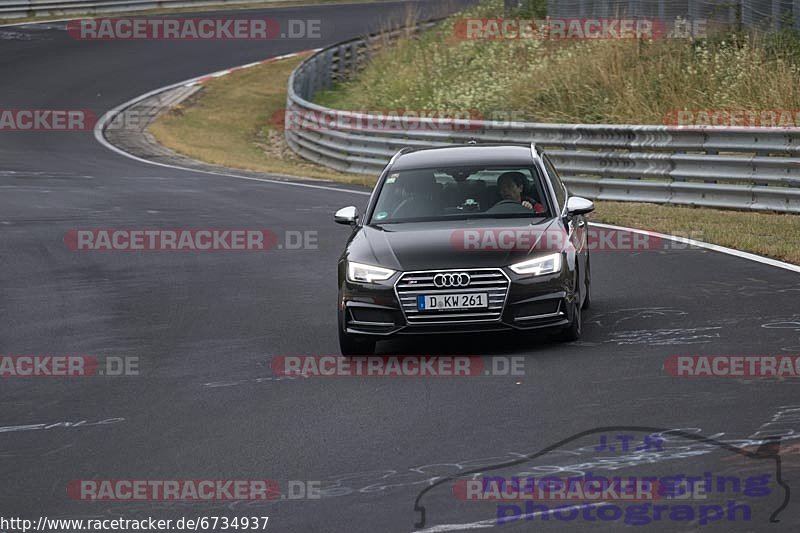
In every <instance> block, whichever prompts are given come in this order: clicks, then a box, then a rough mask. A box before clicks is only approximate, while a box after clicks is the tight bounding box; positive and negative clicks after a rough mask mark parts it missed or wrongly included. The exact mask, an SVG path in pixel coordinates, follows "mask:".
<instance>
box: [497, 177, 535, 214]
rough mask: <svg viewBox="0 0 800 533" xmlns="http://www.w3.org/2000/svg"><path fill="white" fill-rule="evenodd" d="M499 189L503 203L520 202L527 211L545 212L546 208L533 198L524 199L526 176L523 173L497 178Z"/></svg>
mask: <svg viewBox="0 0 800 533" xmlns="http://www.w3.org/2000/svg"><path fill="white" fill-rule="evenodd" d="M497 188H498V190H499V192H500V197H501V198H502V200H501V201H513V202H518V203H520V204H521V205H522V207H525V208H526V209H531V210H533V211H536V212H537V213H542V212H544V206H543V205H542V204H540V203H538V202H536V201H534V200H533V199H532V198H529V197H527V196H525V197H523V196H522V192H523V191H524V190H525V174H523V173H522V172H505V173H503V174H501V175H500V177H499V178H497Z"/></svg>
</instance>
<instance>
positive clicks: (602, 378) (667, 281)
mask: <svg viewBox="0 0 800 533" xmlns="http://www.w3.org/2000/svg"><path fill="white" fill-rule="evenodd" d="M403 11H404V8H403V5H402V4H401V3H391V4H372V5H369V4H367V5H341V6H333V5H331V6H321V7H320V6H317V7H296V8H281V9H276V10H270V11H268V13H267V14H265V11H247V12H237V15H239V16H242V13H245V14H246V16H254V17H255V16H258V15H261V16H272V17H276V18H279V19H290V18H295V19H299V18H319V19H321V20H322V36H323V37H322V39H312V40H275V41H266V42H263V41H261V42H259V41H224V42H220V41H217V42H202V41H197V42H191V41H185V42H178V41H144V42H141V41H95V42H93V41H76V40H73V39H72V38H70V37H69V36H68V35H67V33H66V32H65V31H64V23H50V24H42V25H26V26H14V27H5V28H0V108H7V109H92V110H95V111H96V112H97V114H98V116H99V115H101V114H102V113H104V112H105V111H107V110H109V109H111V108H113V107H115V106H118V105H120V104H121V103H123V102H125V101H127V100H130V99H132V98H134V97H136V96H138V95H140V94H143V93H145V92H148V91H150V90H153V89H156V88H158V87H162V86H165V85H168V84H172V83H176V82H179V81H181V80H185V79H189V78H192V77H194V76H199V75H202V74H205V73H208V72H213V71H216V70H219V69H223V68H227V67H232V66H236V65H241V64H245V63H249V62H252V61H257V60H260V59H264V58H267V57H271V56H275V55H279V54H285V53H289V52H293V51H298V50H305V49H309V48H316V47H319V46H322V45H324V44H328V43H333V42H336V41H338V40H342V39H345V38H348V37H351V36H356V35H358V34H360V33H363V32H364V31H365V30H368V29H376V28H377V27H378V26H379V25H380V24H381V22H382V21H384V20H386V18H387V17H388V16H398V17H401V16H402V13H403ZM312 185H313V184H312ZM336 188H337V186H333V187H327V188H315V187H298V186H294V185H289V184H282V183H276V182H263V181H252V180H243V179H236V178H234V177H226V176H217V175H210V174H204V173H200V172H188V171H182V170H178V169H170V168H164V167H159V166H152V165H148V164H145V163H141V162H137V161H135V160H132V159H129V158H126V157H123V156H121V155H118V154H116V153H114V152H112V151H110V150H108V149H106V148H105V147H103V146H101V145H100V144H98V143H97V142H96V141H95V139H94V137H93V134H92V132H91V131H83V132H15V131H4V132H0V354H5V355H9V354H80V355H91V356H98V357H122V358H124V357H138V363H139V370H140V373H139V375H129V376H124V377H108V376H95V377H91V378H28V379H25V378H6V379H3V378H0V515H1V516H6V517H9V516H16V517H24V518H29V519H33V520H36V519H37V518H38V517H40V516H47V517H49V518H119V517H123V518H139V519H141V518H147V517H148V516H151V517H154V518H159V519H179V518H181V517H189V518H197V517H202V516H226V517H230V518H233V517H237V516H269V517H270V518H269V525H268V528H267V530H269V531H297V532H305V531H325V532H327V531H348V532H349V531H359V532H360V531H364V532H376V531H412V530H414V524H415V523H416V522H418V521H419V519H420V514H419V513H417V512H415V510H414V504H415V500H416V499H417V496H418V495H419V494H420V491H422V490H423V489H424V488H425V487H428V486H429V485H430V484H431V483H432V482H434V481H436V480H438V479H441V478H443V477H446V476H450V475H455V474H458V473H459V472H462V473H463V472H465V471H469V470H471V469H475V468H479V469H480V468H484V469H485V471H486V472H490V473H491V475H497V476H501V475H505V476H511V475H517V474H518V473H520V472H528V473H536V475H540V474H542V473H544V472H576V473H580V472H584V473H585V472H586V471H591V472H592V473H594V474H597V475H605V476H611V475H626V476H629V475H641V476H645V475H662V474H664V475H666V474H670V475H672V474H676V473H683V474H687V473H690V472H691V473H692V474H694V473H700V474H699V475H702V474H703V473H704V472H711V473H713V474H714V475H717V474H719V475H723V474H724V475H728V476H739V477H741V478H742V479H743V478H744V477H745V476H750V475H766V474H768V475H770V476H775V461H774V460H772V459H770V457H766V456H767V455H769V454H768V453H767V452H766V451H763V450H762V451H763V453H762V454H761V455H759V456H757V457H756V456H750V457H745V456H741V455H736V454H734V453H731V452H730V451H728V450H725V449H723V448H721V447H720V446H718V445H717V444H711V443H709V442H702V441H692V440H691V439H689V440H687V439H686V438H684V437H681V436H680V435H679V434H678V433H676V432H675V431H673V432H672V433H664V434H663V435H662V436H664V437H665V440H666V444H665V445H664V449H665V450H666V451H664V452H658V451H655V452H653V453H651V454H646V453H644V452H641V453H640V451H637V452H632V451H630V450H626V449H624V447H619V446H618V447H617V449H616V453H612V454H611V455H609V454H608V452H607V451H606V452H603V451H601V450H595V449H594V447H595V446H598V444H599V442H600V441H599V440H598V435H597V434H590V435H586V436H584V437H581V438H580V439H579V440H578V441H573V442H570V443H566V444H564V445H562V446H560V447H559V448H558V449H557V450H555V451H553V452H551V453H548V454H546V455H545V456H543V457H539V458H536V459H533V460H530V461H525V460H523V461H522V463H521V464H520V465H514V466H513V467H509V468H505V469H504V468H500V467H498V468H494V466H497V465H498V464H500V463H503V462H505V461H511V460H514V459H520V457H521V456H524V455H525V454H530V453H534V452H537V451H539V450H542V449H544V448H546V447H548V446H550V445H553V444H555V443H558V442H559V441H561V440H562V439H567V438H569V437H570V436H572V435H575V434H578V433H581V432H585V431H590V430H595V429H596V428H600V427H603V426H637V427H638V426H645V427H651V428H662V429H664V430H668V429H671V430H683V431H685V432H687V433H690V434H695V435H699V436H702V437H709V438H713V439H715V441H724V442H728V443H734V444H736V445H749V449H751V450H755V449H756V448H757V447H758V444H760V441H759V439H760V438H762V437H765V436H768V435H773V434H779V435H783V436H785V438H784V439H783V442H782V443H781V446H782V448H781V450H782V455H781V457H782V461H781V468H782V471H781V473H782V479H783V482H785V483H786V484H787V485H788V486H790V487H791V489H792V493H793V495H796V494H800V452H798V447H797V444H800V441H796V440H794V439H796V438H798V437H800V416H798V415H797V413H800V410H798V409H800V382H798V381H797V380H796V379H795V380H792V379H785V380H778V379H761V380H758V379H742V378H736V379H722V378H693V379H687V378H680V377H672V376H670V375H669V374H668V373H667V372H665V370H664V363H665V360H666V359H667V358H668V357H669V356H672V355H798V354H800V305H798V297H800V278H798V274H797V273H796V272H791V271H789V270H785V269H781V268H777V267H774V266H769V265H764V264H760V263H757V262H753V261H748V260H745V259H742V258H739V257H733V256H730V255H725V254H722V253H717V252H713V251H708V250H703V249H694V248H686V247H683V246H676V247H674V249H668V250H657V251H653V250H651V251H624V252H623V251H610V250H607V251H597V252H596V253H594V254H593V255H592V275H593V295H592V296H593V302H592V308H591V309H590V310H589V311H587V312H586V313H585V315H584V317H585V323H584V334H583V338H582V340H581V341H579V342H576V343H572V344H555V343H551V342H549V341H547V339H545V338H539V337H508V338H503V337H498V336H490V335H483V336H481V337H479V338H473V337H463V336H462V337H456V338H444V339H437V340H435V341H434V340H429V339H425V338H423V339H408V340H402V341H396V342H392V343H387V344H384V345H379V348H381V349H382V351H383V352H385V353H392V354H408V353H417V354H451V355H476V356H486V357H490V359H487V360H489V361H491V360H498V361H502V360H503V358H510V357H522V358H523V362H524V375H521V376H476V377H461V378H457V377H452V378H436V379H423V378H416V379H415V378H402V379H392V378H388V377H386V378H366V377H362V378H328V379H326V378H305V379H302V378H294V379H288V378H279V377H276V376H275V375H274V374H273V372H272V370H271V361H272V359H273V357H276V356H280V355H297V354H304V355H326V354H337V353H338V345H337V339H336V312H335V311H336V259H337V257H338V255H339V253H340V251H341V248H342V245H343V243H344V242H345V240H346V238H347V234H348V229H347V228H345V227H343V226H337V225H334V224H333V220H332V213H333V211H335V210H336V209H337V208H339V207H342V206H345V205H350V204H356V205H358V206H360V207H362V208H363V206H364V204H365V203H366V199H367V196H366V195H365V193H364V191H355V190H348V189H347V188H344V187H341V188H339V189H340V190H335V189H336ZM95 228H131V229H142V228H160V229H181V228H187V229H196V228H226V229H232V228H246V229H268V230H271V231H273V232H275V233H276V234H277V235H279V236H282V235H284V234H285V232H298V231H299V232H316V236H317V241H318V247H317V248H316V249H314V248H309V249H299V250H295V249H280V250H279V249H275V250H272V251H269V252H224V251H216V252H109V251H105V252H104V251H95V252H75V251H71V250H70V249H68V247H67V246H66V245H65V241H64V238H65V235H67V233H68V232H69V231H71V230H75V229H95ZM793 407H795V410H794V411H793V410H792V408H793ZM598 431H600V432H601V433H602V431H605V430H598ZM759 432H760V433H759ZM606 433H607V434H608V435H609V442H610V441H611V440H613V438H614V437H613V435H620V434H621V435H635V439H634V441H633V442H635V443H636V444H641V442H643V439H644V437H645V436H646V435H648V434H650V433H652V432H649V431H646V430H642V431H640V430H632V429H630V430H629V429H614V430H608V431H606ZM793 445H794V448H792V446H793ZM792 451H794V453H791V452H792ZM601 456H602V457H603V458H605V460H604V461H594V459H597V458H598V457H601ZM609 457H611V458H609ZM529 475H530V474H529ZM576 475H577V474H576ZM92 479H95V480H119V479H128V480H193V479H194V480H199V479H210V480H258V479H270V480H276V481H277V482H278V483H279V484H280V485H281V487H282V488H283V487H284V485H285V484H287V483H288V481H289V480H305V481H310V480H314V481H318V482H319V486H320V487H321V488H322V489H324V491H323V494H324V496H323V497H321V498H318V499H317V498H310V499H298V500H293V499H290V498H285V499H276V500H270V501H244V502H242V501H215V502H202V503H200V502H191V501H181V502H176V501H83V500H79V499H74V498H72V497H70V496H69V495H68V493H67V487H68V485H69V484H70V482H71V481H73V480H92ZM770 481H771V484H770V487H772V489H773V490H771V492H770V494H769V495H766V496H761V497H748V498H744V497H742V496H741V495H740V496H739V498H738V499H739V501H740V502H741V501H743V498H744V499H746V500H748V501H749V502H750V503H751V504H752V519H751V520H750V521H749V522H742V521H737V522H729V521H726V520H717V521H715V522H712V523H710V524H708V525H705V526H702V527H701V526H700V525H698V524H697V523H696V522H688V521H685V522H676V521H673V520H666V519H662V520H661V521H654V522H652V523H651V524H650V525H647V526H641V530H644V531H649V530H657V531H674V530H692V531H694V530H704V531H705V530H708V531H715V530H723V529H724V530H741V531H773V530H774V531H797V530H798V528H800V499H797V498H795V499H794V500H790V501H789V503H788V506H787V507H785V508H784V509H783V510H782V511H781V512H780V516H779V520H780V522H779V523H770V522H769V519H770V515H771V514H772V513H773V511H775V510H776V509H778V508H779V507H781V505H782V503H783V502H784V496H785V493H784V492H783V491H781V490H780V487H779V486H778V484H777V478H776V477H772V478H770ZM715 496H716V495H712V499H713V497H715ZM726 499H727V500H729V499H731V498H723V500H726ZM733 499H737V498H735V497H734V498H733ZM421 504H422V505H424V507H425V509H426V522H425V526H424V527H425V528H432V527H434V526H443V527H440V528H435V529H431V531H450V530H462V529H464V528H471V529H475V528H484V527H491V526H492V525H493V522H492V519H493V518H494V516H495V515H496V512H497V505H496V504H492V503H485V502H464V501H461V500H459V499H457V498H454V495H453V491H452V490H451V487H450V485H446V484H443V485H439V486H436V487H433V488H432V489H431V490H430V491H429V492H427V493H425V494H424V495H423V496H422V498H421ZM531 518H534V519H535V520H529V521H525V520H519V521H517V522H514V523H512V524H509V525H504V526H502V528H503V529H509V530H515V531H516V530H534V529H539V528H542V529H548V530H554V531H555V530H559V531H560V530H566V529H570V530H580V529H599V530H607V531H618V530H620V529H622V528H623V527H627V526H623V525H622V524H621V523H619V522H603V521H600V520H596V521H593V522H588V521H585V520H584V519H578V520H573V521H572V522H567V521H560V522H557V521H555V519H553V518H551V519H550V520H548V521H544V520H542V519H541V517H531ZM487 520H488V521H487ZM460 524H471V525H468V526H459V525H460ZM2 529H3V528H0V530H2ZM10 531H11V530H9V533H10Z"/></svg>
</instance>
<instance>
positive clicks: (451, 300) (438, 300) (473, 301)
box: [417, 292, 489, 311]
mask: <svg viewBox="0 0 800 533" xmlns="http://www.w3.org/2000/svg"><path fill="white" fill-rule="evenodd" d="M487 307H489V295H488V294H487V293H485V292H471V293H460V294H436V295H430V294H420V295H419V296H417V309H419V310H420V311H449V310H451V309H486V308H487Z"/></svg>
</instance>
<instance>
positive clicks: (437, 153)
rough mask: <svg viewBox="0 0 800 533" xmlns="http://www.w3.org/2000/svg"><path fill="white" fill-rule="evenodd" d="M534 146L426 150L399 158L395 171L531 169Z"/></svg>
mask: <svg viewBox="0 0 800 533" xmlns="http://www.w3.org/2000/svg"><path fill="white" fill-rule="evenodd" d="M532 161H533V159H532V156H531V147H530V145H527V146H526V145H520V144H468V145H458V146H446V147H440V148H423V149H419V150H413V151H410V152H404V153H401V154H399V155H398V156H397V157H396V159H395V161H394V164H393V165H392V170H407V169H413V168H435V167H461V166H482V165H486V166H491V165H509V166H516V165H525V166H527V165H530V164H531V162H532Z"/></svg>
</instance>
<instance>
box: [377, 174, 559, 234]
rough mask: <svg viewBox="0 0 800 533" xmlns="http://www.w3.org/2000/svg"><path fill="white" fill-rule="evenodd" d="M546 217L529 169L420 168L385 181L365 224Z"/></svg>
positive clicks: (535, 179)
mask: <svg viewBox="0 0 800 533" xmlns="http://www.w3.org/2000/svg"><path fill="white" fill-rule="evenodd" d="M549 216H551V215H550V207H549V203H548V202H547V200H546V196H545V194H544V191H543V188H542V180H541V179H540V177H539V173H538V172H536V169H535V168H533V167H521V168H520V167H479V168H475V167H469V168H467V167H456V168H423V169H413V170H401V171H397V172H392V173H390V174H389V175H388V176H387V177H386V180H385V181H384V182H383V185H382V186H381V189H380V191H379V193H378V200H377V202H376V204H375V208H374V209H373V211H372V216H371V218H370V221H369V223H370V224H386V223H397V222H421V221H436V220H454V219H473V218H476V219H477V218H532V217H549Z"/></svg>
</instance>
